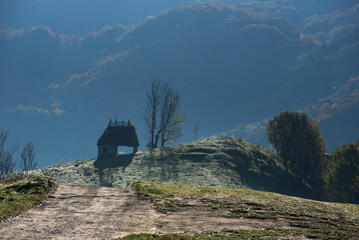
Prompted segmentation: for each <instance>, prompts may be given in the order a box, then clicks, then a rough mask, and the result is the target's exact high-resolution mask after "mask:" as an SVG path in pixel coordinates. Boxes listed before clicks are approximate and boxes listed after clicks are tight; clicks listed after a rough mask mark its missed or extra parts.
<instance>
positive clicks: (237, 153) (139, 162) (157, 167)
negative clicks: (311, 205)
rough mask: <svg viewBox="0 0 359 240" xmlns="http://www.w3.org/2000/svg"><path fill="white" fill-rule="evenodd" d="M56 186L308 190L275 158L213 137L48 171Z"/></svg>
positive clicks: (294, 192)
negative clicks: (149, 184)
mask: <svg viewBox="0 0 359 240" xmlns="http://www.w3.org/2000/svg"><path fill="white" fill-rule="evenodd" d="M35 172H42V173H44V172H46V173H48V174H49V175H50V176H51V177H53V178H54V179H55V181H56V183H58V184H65V185H102V186H116V187H127V186H129V185H130V184H131V183H132V182H134V181H138V180H153V181H160V182H164V183H184V184H197V185H204V186H222V187H234V188H239V187H240V188H251V189H260V190H266V191H273V192H279V193H286V194H290V195H301V194H304V191H305V190H306V189H305V187H304V186H303V185H300V184H297V183H296V182H295V180H294V178H293V176H292V175H291V174H290V173H288V172H287V171H286V170H285V168H284V167H283V165H282V163H281V161H280V159H278V158H277V156H276V154H275V153H274V152H273V151H271V150H269V149H266V148H263V147H260V146H259V145H256V144H251V143H246V142H244V141H242V140H239V139H234V138H225V137H215V138H206V139H201V140H198V141H194V142H189V143H186V144H182V145H179V146H175V147H169V148H159V149H155V150H153V151H152V152H150V151H142V152H138V153H136V154H135V155H132V154H122V155H118V156H116V157H112V158H111V157H110V158H105V159H90V160H85V161H74V162H68V163H63V164H57V165H53V166H49V167H45V168H42V169H39V170H36V171H35Z"/></svg>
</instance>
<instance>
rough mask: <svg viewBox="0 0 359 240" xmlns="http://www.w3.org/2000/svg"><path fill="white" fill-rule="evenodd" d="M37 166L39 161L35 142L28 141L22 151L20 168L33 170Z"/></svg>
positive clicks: (24, 170)
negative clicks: (36, 157) (36, 159)
mask: <svg viewBox="0 0 359 240" xmlns="http://www.w3.org/2000/svg"><path fill="white" fill-rule="evenodd" d="M36 167H37V162H36V161H35V151H34V144H33V143H31V142H28V143H26V145H25V147H24V148H23V149H22V152H21V160H20V170H21V171H23V172H26V171H30V170H33V169H35V168H36Z"/></svg>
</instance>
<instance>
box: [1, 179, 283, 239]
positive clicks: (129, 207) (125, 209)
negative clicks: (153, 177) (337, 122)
mask: <svg viewBox="0 0 359 240" xmlns="http://www.w3.org/2000/svg"><path fill="white" fill-rule="evenodd" d="M221 211H224V210H212V209H209V208H205V207H198V206H197V207H193V208H191V207H189V208H187V209H186V210H182V211H178V212H174V213H168V214H163V213H159V212H156V211H155V210H154V208H153V205H152V204H151V203H150V202H148V201H140V200H138V199H137V197H136V195H135V192H134V190H132V189H130V188H126V189H119V188H106V187H87V186H64V185H60V186H59V187H58V189H57V190H56V191H55V192H54V193H53V194H51V195H50V196H49V197H48V199H47V200H45V201H44V202H43V204H42V205H40V206H38V207H37V208H34V209H31V210H30V211H28V212H25V213H23V214H22V215H20V216H17V217H14V218H12V219H9V220H7V221H5V222H3V223H0V239H12V240H15V239H16V240H17V239H114V238H118V237H123V236H126V235H128V234H131V233H141V232H146V233H166V232H167V233H183V232H185V233H195V232H203V231H214V230H221V229H224V228H229V229H264V228H273V225H275V226H276V228H281V227H285V228H288V227H289V226H287V224H286V222H284V221H283V222H281V221H278V220H277V221H275V222H273V221H263V220H261V221H258V220H255V219H253V220H251V219H231V218H226V217H224V215H225V213H224V212H221Z"/></svg>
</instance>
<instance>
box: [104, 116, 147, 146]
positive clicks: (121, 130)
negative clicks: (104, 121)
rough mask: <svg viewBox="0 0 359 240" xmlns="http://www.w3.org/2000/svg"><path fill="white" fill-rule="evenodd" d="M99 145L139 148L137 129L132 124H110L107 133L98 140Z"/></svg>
mask: <svg viewBox="0 0 359 240" xmlns="http://www.w3.org/2000/svg"><path fill="white" fill-rule="evenodd" d="M116 122H117V121H116ZM97 145H112V146H127V147H138V146H139V145H140V144H139V142H138V138H137V134H136V129H135V127H134V126H131V124H130V123H129V124H126V125H117V124H115V125H113V124H111V122H110V124H109V125H108V126H107V128H106V130H105V132H104V133H103V134H102V135H101V137H100V138H99V139H98V141H97Z"/></svg>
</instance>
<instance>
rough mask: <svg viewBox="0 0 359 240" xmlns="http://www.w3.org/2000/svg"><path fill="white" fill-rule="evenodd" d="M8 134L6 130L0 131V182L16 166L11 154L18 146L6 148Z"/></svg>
mask: <svg viewBox="0 0 359 240" xmlns="http://www.w3.org/2000/svg"><path fill="white" fill-rule="evenodd" d="M8 135H9V132H8V131H2V132H0V182H2V181H3V180H4V177H5V175H6V174H9V173H11V172H14V170H15V167H16V162H15V160H14V158H13V155H14V153H15V152H16V151H17V149H18V146H17V145H12V146H10V147H9V148H6V142H7V140H8Z"/></svg>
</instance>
